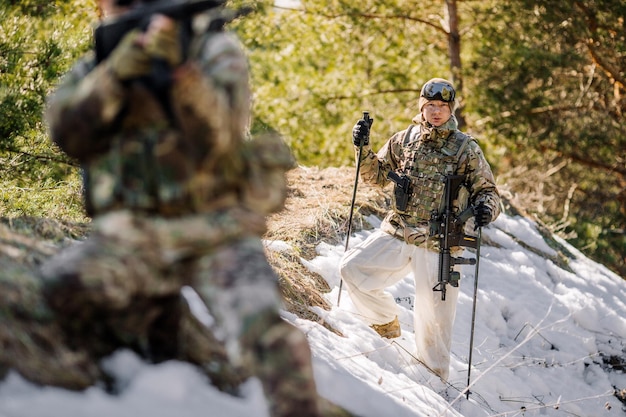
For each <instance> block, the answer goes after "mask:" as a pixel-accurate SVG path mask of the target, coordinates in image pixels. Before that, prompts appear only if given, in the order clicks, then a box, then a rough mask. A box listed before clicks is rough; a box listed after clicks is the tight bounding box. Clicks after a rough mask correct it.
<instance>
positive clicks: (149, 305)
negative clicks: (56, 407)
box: [41, 0, 321, 416]
mask: <svg viewBox="0 0 626 417" xmlns="http://www.w3.org/2000/svg"><path fill="white" fill-rule="evenodd" d="M145 2H147V1H145ZM137 3H142V2H141V1H127V0H126V1H124V0H118V1H117V2H116V1H115V0H102V1H101V2H100V6H101V7H102V9H103V11H104V15H105V19H115V17H116V15H120V14H123V13H125V12H126V11H127V8H126V7H128V6H129V5H130V6H136V5H137ZM208 16H209V15H202V16H196V17H195V18H194V20H193V22H191V23H190V24H192V27H193V38H192V39H191V41H190V43H189V45H188V47H186V46H183V45H182V44H181V42H180V40H179V39H180V37H179V34H178V31H180V30H181V26H182V25H183V24H184V23H183V22H176V21H174V20H172V19H169V18H167V17H165V16H162V15H156V16H153V17H152V20H151V21H150V24H149V26H148V28H147V29H146V30H145V31H144V32H141V31H139V30H135V31H132V32H130V33H128V34H127V35H126V36H125V37H124V38H123V39H122V40H121V42H120V43H119V44H118V45H117V46H116V47H115V49H114V50H113V51H112V52H111V53H110V55H108V56H107V57H106V59H104V60H102V61H101V62H97V61H96V60H95V59H94V58H93V57H92V56H89V57H87V58H86V59H84V60H82V61H80V62H79V63H78V64H77V65H75V67H74V68H73V69H72V71H71V72H70V73H69V74H68V76H67V77H66V79H65V80H64V82H63V83H62V85H60V87H59V88H58V89H57V91H56V92H55V93H54V94H53V95H52V96H51V97H50V98H49V101H48V107H47V111H46V119H47V123H48V126H49V130H50V134H51V137H52V139H53V141H54V142H55V143H56V144H58V146H59V147H61V149H63V150H64V151H65V152H66V153H67V154H68V155H69V156H71V157H73V158H76V159H77V160H78V161H80V163H81V164H82V167H83V171H84V180H85V184H84V193H85V201H86V207H87V211H88V213H89V214H90V215H91V216H92V217H93V232H92V234H91V236H90V237H89V239H88V240H86V241H85V242H83V243H81V244H78V245H75V246H73V247H71V248H69V249H68V250H66V251H64V252H63V253H62V254H60V255H59V256H57V257H55V258H53V259H52V260H50V261H49V262H47V263H46V264H45V265H43V267H42V268H41V274H42V278H43V284H42V285H43V289H42V291H43V294H44V297H45V300H46V302H47V304H48V305H49V306H50V308H51V309H52V310H53V312H54V314H55V315H56V316H57V317H58V318H59V322H60V323H61V326H62V327H63V330H64V332H65V334H66V340H65V342H66V343H67V344H68V345H69V346H70V347H71V348H73V349H75V350H76V351H82V350H87V351H88V352H89V354H90V355H91V356H92V357H96V358H102V357H103V356H105V355H108V354H110V353H111V352H112V351H113V350H115V349H116V348H119V347H128V348H132V349H134V350H135V351H137V352H139V353H140V354H141V355H143V356H144V357H146V358H148V359H149V360H153V361H160V360H166V359H171V358H179V359H183V360H188V361H191V362H194V363H197V364H199V365H201V366H205V367H206V368H207V369H213V370H214V367H215V366H217V365H216V364H217V363H218V362H219V359H223V357H227V358H228V359H229V361H230V363H233V364H235V366H236V367H237V370H238V371H239V372H243V376H242V377H245V375H247V371H249V373H251V374H254V375H256V376H258V377H259V379H260V380H261V382H262V383H263V386H264V390H265V392H266V394H267V396H268V400H269V403H270V413H271V415H272V416H295V415H297V416H318V415H321V414H320V411H319V405H318V397H317V392H316V386H315V383H314V379H313V374H312V367H311V357H310V349H309V346H308V342H307V340H306V338H305V336H304V334H303V333H302V332H300V331H299V330H298V329H297V328H295V327H294V326H292V325H290V324H289V323H287V322H286V321H284V320H282V319H281V317H280V315H279V308H280V298H279V293H278V291H277V290H278V288H277V285H278V282H277V276H276V274H275V273H274V271H273V270H272V268H271V266H270V265H269V263H268V262H267V259H266V257H265V253H264V248H263V245H262V241H261V239H260V237H261V236H262V234H263V233H264V232H265V230H266V229H265V227H266V223H265V216H266V215H267V214H268V213H271V212H274V211H277V210H279V209H281V208H282V206H283V203H284V200H285V197H286V180H285V175H284V174H285V171H286V170H288V169H290V168H292V167H293V164H294V161H293V159H292V155H291V153H290V151H289V149H288V148H287V147H286V145H284V143H283V142H282V140H281V139H280V138H278V137H276V136H273V135H268V136H266V137H263V138H257V139H255V140H251V139H248V138H247V137H246V131H247V125H248V123H249V117H250V115H249V111H250V91H249V85H248V67H247V62H246V58H245V55H244V53H243V52H242V50H241V48H240V45H239V43H238V41H237V39H236V38H235V37H234V36H232V35H231V34H229V33H226V32H224V31H222V30H214V29H208V28H209V24H210V19H209V18H208ZM156 60H159V61H161V62H163V61H164V62H165V63H167V70H168V71H167V74H166V75H167V77H166V81H167V87H166V88H165V89H160V90H159V89H157V88H156V87H155V86H156V85H157V82H155V80H154V79H153V78H151V77H153V75H151V68H152V65H153V63H154V62H156ZM161 81H163V80H161ZM185 288H192V289H194V290H195V292H196V293H197V294H199V295H200V297H201V299H202V300H203V301H204V303H205V304H206V306H207V307H208V309H209V312H210V315H207V316H208V317H206V320H205V323H204V325H199V323H198V318H197V317H195V316H194V315H193V314H191V313H190V306H189V305H188V303H186V302H185V298H184V297H181V290H183V289H185ZM184 292H185V291H183V293H184ZM208 328H210V330H211V331H210V332H208ZM207 333H208V334H207ZM214 342H218V344H219V345H220V346H222V347H223V350H220V349H219V348H215V349H212V348H210V346H211V344H212V343H214ZM98 372H99V371H98V370H93V369H91V370H90V371H89V372H88V376H87V377H86V384H88V383H92V382H93V380H92V379H90V378H91V377H93V378H99V377H101V375H99V373H98Z"/></svg>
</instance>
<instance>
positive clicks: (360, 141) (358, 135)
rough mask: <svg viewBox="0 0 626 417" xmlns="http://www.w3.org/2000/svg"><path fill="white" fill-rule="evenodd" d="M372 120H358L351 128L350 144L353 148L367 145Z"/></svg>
mask: <svg viewBox="0 0 626 417" xmlns="http://www.w3.org/2000/svg"><path fill="white" fill-rule="evenodd" d="M373 123H374V119H371V118H370V117H369V116H367V119H366V118H361V119H359V121H358V122H356V124H355V125H354V127H353V128H352V142H353V143H354V145H355V146H361V145H369V143H370V129H371V128H372V124H373Z"/></svg>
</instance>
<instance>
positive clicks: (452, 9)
mask: <svg viewBox="0 0 626 417" xmlns="http://www.w3.org/2000/svg"><path fill="white" fill-rule="evenodd" d="M446 7H447V12H448V53H449V57H450V73H451V74H452V79H451V81H452V84H454V88H455V89H456V93H457V96H461V94H462V92H463V76H462V75H461V35H460V34H459V16H458V13H457V6H456V0H446ZM456 117H457V120H458V121H459V128H460V129H461V128H463V127H464V126H465V118H464V117H463V114H462V112H461V106H459V108H458V109H457V110H456Z"/></svg>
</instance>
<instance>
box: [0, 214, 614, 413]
mask: <svg viewBox="0 0 626 417" xmlns="http://www.w3.org/2000/svg"><path fill="white" fill-rule="evenodd" d="M369 220H370V222H371V223H374V224H376V223H378V222H379V220H378V219H375V218H370V219H369ZM368 233H369V232H360V233H358V234H355V235H353V236H352V237H351V238H350V246H353V245H356V244H357V243H358V242H360V241H362V240H364V239H365V238H366V237H367V235H368ZM483 237H484V241H485V242H487V241H489V242H492V243H493V245H486V244H483V245H482V248H481V259H480V272H479V277H478V280H479V281H478V297H477V305H476V322H475V333H474V350H473V356H472V365H473V367H472V369H471V373H470V375H469V376H470V381H471V387H470V388H471V390H470V391H471V394H470V395H469V399H467V398H466V396H465V394H463V391H464V390H465V388H466V386H467V380H468V370H467V368H468V356H469V339H470V328H471V317H472V304H473V292H474V267H473V266H464V267H463V272H464V275H463V279H462V280H461V294H460V296H459V301H458V309H457V319H456V322H455V327H454V340H453V346H452V367H451V373H450V378H449V380H448V381H447V382H445V383H444V382H442V381H440V380H439V379H438V378H436V377H433V376H432V375H431V374H430V373H429V372H428V370H427V369H425V368H424V367H423V366H421V365H420V364H418V363H415V361H414V360H413V357H412V347H413V343H414V342H413V340H412V339H413V334H412V331H413V324H412V323H413V320H412V312H411V303H412V300H413V298H414V295H413V284H412V278H411V276H407V278H406V279H405V280H403V281H401V282H400V283H398V284H397V285H395V286H393V287H391V288H390V289H389V290H390V291H391V292H392V293H393V294H394V296H396V297H397V299H398V301H399V305H400V310H401V314H400V321H401V325H402V332H403V335H402V337H401V338H400V340H396V341H392V342H390V341H387V340H384V339H381V338H380V337H379V336H378V335H377V334H376V333H374V331H373V330H371V329H370V328H369V327H367V325H365V324H364V323H363V322H361V321H360V320H359V319H358V318H357V317H356V315H355V313H354V310H353V306H352V304H351V300H350V297H349V296H348V294H347V293H346V292H345V291H344V294H342V297H341V303H340V306H339V307H337V306H336V302H337V298H338V290H339V275H338V270H337V268H338V262H339V259H340V258H341V255H342V254H343V251H344V245H339V246H332V245H328V244H320V245H319V247H318V254H319V256H317V257H316V258H315V259H313V260H311V261H303V262H305V264H306V265H307V267H308V268H310V269H311V270H313V271H315V272H318V273H319V274H321V275H322V276H323V277H324V278H325V279H326V280H327V281H328V283H329V285H330V286H331V288H333V290H332V291H331V292H330V293H329V294H327V298H328V301H330V302H331V303H332V304H333V308H332V310H331V311H326V310H322V309H317V310H316V312H317V313H318V314H319V315H320V316H321V317H322V318H323V319H324V320H325V321H326V322H328V323H329V324H331V325H332V326H333V327H334V328H336V329H338V330H339V331H340V332H341V333H343V337H341V336H338V335H337V334H335V333H332V332H330V331H328V330H327V329H326V328H324V327H323V326H321V325H319V324H317V323H314V322H311V321H308V320H303V319H300V318H297V317H295V316H293V315H291V314H289V313H287V312H285V313H284V317H285V319H287V320H289V321H291V322H292V323H294V324H295V325H297V326H298V327H299V328H301V329H302V330H303V331H304V332H306V334H307V336H308V339H309V341H310V344H311V347H312V350H313V360H314V368H315V377H316V380H317V383H318V389H319V392H320V394H321V395H322V396H324V397H326V398H328V399H330V400H331V401H334V402H336V403H337V404H340V405H342V406H343V407H345V408H346V409H348V410H350V411H352V412H353V413H355V414H356V415H359V416H362V417H387V416H390V417H409V416H465V417H479V416H581V417H596V416H597V417H601V416H602V417H604V416H607V417H614V416H626V405H625V404H623V403H622V402H620V401H619V400H618V398H617V397H616V396H615V394H614V389H615V388H618V389H620V390H624V389H626V373H625V372H624V369H625V368H626V364H625V363H624V361H625V360H626V281H624V280H623V279H621V278H620V277H619V276H617V275H616V274H613V273H611V272H610V271H609V270H607V269H606V268H605V267H603V266H602V265H599V264H597V263H594V262H592V261H591V260H589V259H587V258H586V257H584V256H583V255H582V254H581V253H579V252H578V251H577V250H576V249H574V248H572V247H571V246H569V245H568V244H567V243H565V242H561V243H562V245H564V247H566V248H567V250H568V251H569V252H570V253H571V254H572V255H573V256H574V258H573V259H568V264H567V265H568V266H567V267H566V269H563V268H561V267H560V266H559V264H558V263H557V262H555V261H554V259H556V257H557V256H558V254H557V253H556V252H555V251H554V250H553V249H552V248H550V247H549V246H548V245H547V244H546V242H545V241H544V240H543V239H542V238H541V236H540V234H539V233H538V232H537V229H536V227H535V225H534V224H533V223H532V222H531V221H529V220H528V219H525V218H521V217H510V216H507V215H504V214H503V215H501V216H500V217H499V218H498V220H497V221H496V222H494V223H493V224H491V225H490V226H489V227H487V228H485V229H484V230H483ZM268 244H269V245H270V246H269V247H270V248H271V249H273V250H289V248H288V247H285V245H284V244H283V243H281V242H268ZM468 256H471V254H468ZM551 259H552V260H551ZM344 290H345V287H344ZM107 362H108V366H109V367H110V369H111V370H112V372H114V373H115V374H116V375H117V377H118V379H119V381H120V382H121V383H122V384H124V385H125V388H124V389H123V390H122V393H121V394H119V395H116V396H112V395H109V394H107V393H106V392H104V391H103V390H102V389H101V388H98V387H93V388H91V389H89V390H87V391H85V392H81V393H75V392H70V391H65V390H61V389H57V388H49V387H45V388H42V387H36V386H34V385H32V384H30V383H28V382H25V381H24V380H22V379H21V378H20V377H19V376H17V375H15V374H10V375H9V376H8V378H7V379H6V380H5V381H4V382H2V383H0V417H27V416H28V417H44V416H50V417H60V416H63V417H88V416H93V417H105V416H106V417H111V416H115V417H126V416H128V417H131V416H133V417H135V416H144V415H145V416H150V417H161V416H177V417H179V416H180V417H196V416H198V417H199V416H203V417H206V416H220V417H239V416H241V417H266V416H267V410H266V406H265V401H264V398H263V395H262V392H261V388H260V384H259V382H258V380H256V379H254V378H253V379H251V380H249V381H248V382H247V383H246V384H245V385H244V386H243V387H242V390H241V396H240V397H233V396H229V395H227V394H224V393H221V392H219V391H217V390H215V389H214V388H212V387H211V386H210V385H209V384H207V382H206V380H205V377H204V376H203V375H201V374H200V373H199V372H198V371H197V370H196V369H195V368H194V367H192V366H190V365H188V364H185V363H181V362H176V361H172V362H166V363H163V364H160V365H148V364H145V363H143V362H141V361H140V360H139V359H138V358H137V357H136V356H134V355H133V354H132V353H130V352H127V351H121V352H118V353H116V354H115V355H113V356H112V357H111V358H109V359H108V360H107ZM294 417H295V416H294Z"/></svg>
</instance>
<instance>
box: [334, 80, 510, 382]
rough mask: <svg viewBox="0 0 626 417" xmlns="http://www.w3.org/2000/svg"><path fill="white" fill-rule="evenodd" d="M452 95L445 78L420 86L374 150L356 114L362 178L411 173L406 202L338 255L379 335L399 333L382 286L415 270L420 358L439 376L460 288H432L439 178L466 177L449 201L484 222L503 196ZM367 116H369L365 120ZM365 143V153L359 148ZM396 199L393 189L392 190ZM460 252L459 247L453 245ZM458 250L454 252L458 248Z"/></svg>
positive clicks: (444, 372)
mask: <svg viewBox="0 0 626 417" xmlns="http://www.w3.org/2000/svg"><path fill="white" fill-rule="evenodd" d="M455 95H456V93H455V90H454V88H453V86H452V84H451V83H450V82H449V81H446V80H444V79H441V78H434V79H432V80H430V81H428V82H427V83H426V84H424V86H423V88H422V90H421V94H420V98H419V108H420V114H418V115H417V116H416V117H415V118H414V119H413V124H412V125H411V126H410V127H409V128H408V129H406V130H403V131H401V132H398V133H396V134H394V135H393V136H392V137H391V138H390V139H389V140H388V141H387V142H386V143H385V145H384V146H383V147H382V148H381V149H380V151H379V152H378V153H374V152H373V151H372V150H371V148H370V147H369V130H370V127H371V123H372V122H371V121H367V120H364V119H361V120H359V121H358V122H357V124H356V125H355V127H354V130H353V141H354V144H355V147H356V148H357V159H358V155H359V154H361V155H362V159H361V160H360V161H357V163H359V164H360V172H361V178H362V179H363V180H364V181H366V182H369V183H373V184H378V185H380V186H383V187H384V186H385V185H387V184H388V183H389V182H390V179H389V178H388V173H389V172H395V173H397V174H398V175H406V176H407V177H408V178H409V179H410V183H411V187H410V190H411V192H410V195H409V196H408V201H407V202H406V207H398V204H397V203H398V201H396V199H395V198H394V200H393V204H392V208H391V210H390V211H389V213H388V215H387V216H386V217H385V219H384V220H383V222H382V224H381V227H380V230H377V231H375V232H374V233H373V234H372V235H370V236H369V237H368V239H366V240H365V241H364V242H363V243H361V244H359V245H357V246H356V247H354V248H352V249H350V250H349V251H347V252H346V253H345V255H344V257H343V259H342V261H341V265H340V268H341V276H342V279H343V280H344V282H345V283H346V286H347V289H348V292H349V294H350V297H351V299H352V301H353V303H354V306H355V308H356V309H357V311H358V313H359V314H360V316H361V317H362V318H363V320H365V321H366V322H367V323H368V324H370V325H371V326H372V328H374V330H376V331H377V332H378V333H379V334H380V335H381V336H383V337H387V338H395V337H398V336H400V334H401V328H400V323H399V321H398V316H397V306H396V303H395V300H394V298H393V296H392V295H391V294H389V293H388V292H387V291H385V290H384V289H385V288H386V287H389V286H391V285H393V284H395V283H397V282H398V281H400V280H401V279H403V278H404V277H406V275H407V274H408V273H409V272H413V275H414V277H415V291H416V294H415V297H416V298H415V308H414V310H415V312H414V322H415V342H416V347H417V358H418V359H419V360H420V361H421V362H422V363H424V364H426V366H428V367H429V368H430V369H431V370H433V371H434V372H435V373H436V374H438V375H439V376H440V377H441V378H443V379H447V377H448V373H449V370H448V368H449V363H450V345H451V334H452V325H453V321H454V316H455V312H456V300H457V297H458V288H450V289H449V290H448V296H447V297H446V300H445V301H442V300H441V296H440V295H439V294H438V293H435V292H434V291H433V288H434V287H435V285H436V284H437V282H438V265H439V263H438V248H437V245H436V243H437V242H436V238H434V237H430V226H429V220H430V218H431V213H432V212H433V211H435V212H436V211H437V210H440V208H441V207H443V206H442V200H443V195H444V185H445V182H444V181H443V177H444V176H445V175H447V174H455V175H464V176H465V180H464V182H463V186H462V187H461V190H460V191H459V195H458V196H457V198H456V200H455V201H454V212H455V213H456V214H458V213H460V212H461V211H463V210H464V209H465V208H467V207H468V205H472V206H474V207H475V209H474V212H475V218H474V222H475V225H476V226H478V227H482V226H485V225H487V224H488V223H489V222H491V221H493V220H494V219H495V218H496V217H497V216H498V214H499V213H500V197H499V194H498V191H497V189H496V185H495V181H494V177H493V174H492V172H491V169H490V167H489V164H488V163H487V161H486V160H485V158H484V156H483V153H482V151H481V149H480V147H479V145H478V143H477V142H476V140H475V139H474V138H472V137H470V136H468V135H466V134H465V133H462V132H461V131H459V130H458V129H457V121H456V118H455V116H454V114H453V113H454V110H455V107H456V97H455ZM370 120H371V119H370ZM361 144H363V150H362V152H359V151H358V150H359V147H360V145H361ZM394 197H395V193H394ZM456 249H457V250H459V249H461V248H456ZM457 250H455V252H457Z"/></svg>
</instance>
